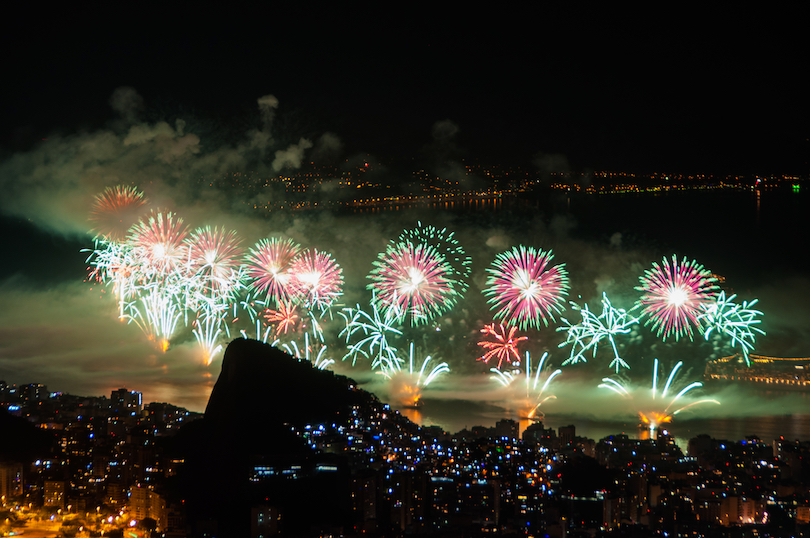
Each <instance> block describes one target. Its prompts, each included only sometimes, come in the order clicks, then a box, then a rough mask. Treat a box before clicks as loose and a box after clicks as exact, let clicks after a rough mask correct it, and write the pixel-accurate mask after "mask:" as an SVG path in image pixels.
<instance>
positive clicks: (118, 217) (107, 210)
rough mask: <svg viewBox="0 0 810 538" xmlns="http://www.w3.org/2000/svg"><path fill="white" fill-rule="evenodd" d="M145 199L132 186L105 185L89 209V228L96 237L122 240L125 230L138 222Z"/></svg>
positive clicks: (145, 202)
mask: <svg viewBox="0 0 810 538" xmlns="http://www.w3.org/2000/svg"><path fill="white" fill-rule="evenodd" d="M146 204H147V199H146V198H144V196H143V193H141V192H139V191H138V190H137V189H136V188H134V187H124V186H122V185H119V186H117V187H107V188H106V189H104V192H102V193H101V194H98V195H97V196H96V198H95V201H94V202H93V207H92V208H91V210H90V221H91V222H92V223H93V224H94V226H95V227H94V228H93V229H92V230H91V231H92V232H93V233H95V234H96V238H97V239H104V240H107V241H116V242H119V243H120V242H122V241H124V239H125V238H126V235H127V230H129V229H130V228H131V227H132V225H133V224H135V223H136V222H138V219H139V218H140V216H141V214H142V213H143V211H144V209H145V208H146Z"/></svg>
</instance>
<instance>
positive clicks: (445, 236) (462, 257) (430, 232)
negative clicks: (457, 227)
mask: <svg viewBox="0 0 810 538" xmlns="http://www.w3.org/2000/svg"><path fill="white" fill-rule="evenodd" d="M405 241H410V242H411V243H413V244H416V245H429V246H431V247H433V248H434V249H435V250H436V252H438V253H439V255H440V256H442V257H443V258H444V261H445V263H447V264H448V265H449V266H450V268H451V270H452V273H451V274H449V275H448V278H449V279H450V281H451V283H452V286H453V288H454V289H455V290H456V293H458V294H460V295H463V294H464V293H465V292H466V291H467V288H468V287H469V283H468V280H469V278H470V273H471V272H472V258H471V257H470V256H469V255H467V253H466V252H464V248H463V247H462V246H461V245H460V244H459V242H458V241H456V239H455V232H449V231H448V230H447V228H442V229H438V228H436V227H435V226H433V225H430V224H428V225H424V226H423V225H422V222H421V221H420V222H417V224H416V228H411V229H409V230H405V231H403V232H402V233H401V234H400V235H399V239H398V241H397V242H399V243H402V242H405Z"/></svg>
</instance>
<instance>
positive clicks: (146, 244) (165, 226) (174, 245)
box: [128, 211, 188, 280]
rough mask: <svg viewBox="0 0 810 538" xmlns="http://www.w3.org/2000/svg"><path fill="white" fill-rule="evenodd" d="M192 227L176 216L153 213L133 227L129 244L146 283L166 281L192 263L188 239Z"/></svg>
mask: <svg viewBox="0 0 810 538" xmlns="http://www.w3.org/2000/svg"><path fill="white" fill-rule="evenodd" d="M187 237H188V227H186V226H185V225H184V224H183V219H182V218H179V217H176V216H175V215H174V214H173V213H161V212H157V211H153V212H152V213H151V214H150V215H149V216H148V217H145V218H143V219H141V220H140V221H139V222H138V223H137V224H135V226H133V227H132V229H131V230H130V234H129V239H128V242H129V244H130V245H131V247H132V254H133V258H134V260H135V263H136V264H137V266H138V267H139V272H140V273H141V275H142V276H143V278H144V279H145V280H153V279H158V280H159V279H162V278H165V277H167V276H168V275H169V274H170V273H174V272H182V271H184V270H185V264H186V263H187V261H188V248H187V247H186V246H185V244H184V243H185V240H186V238H187Z"/></svg>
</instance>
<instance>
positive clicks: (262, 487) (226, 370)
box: [172, 338, 374, 537]
mask: <svg viewBox="0 0 810 538" xmlns="http://www.w3.org/2000/svg"><path fill="white" fill-rule="evenodd" d="M373 398H374V397H373V396H372V395H370V394H368V393H366V392H364V391H361V390H357V389H354V382H353V381H352V380H350V379H348V378H346V377H343V376H337V375H335V374H334V373H332V372H328V371H323V370H318V369H315V368H313V367H312V365H311V364H310V363H309V362H307V361H299V360H297V359H295V358H293V357H291V356H289V355H288V354H286V353H284V352H282V351H280V350H278V349H276V348H274V347H272V346H270V345H268V344H264V343H261V342H258V341H255V340H245V339H241V338H240V339H237V340H234V341H233V342H231V344H230V345H229V346H228V348H227V349H226V351H225V356H224V358H223V361H222V371H221V373H220V375H219V378H218V379H217V382H216V385H215V386H214V389H213V391H212V392H211V397H210V399H209V401H208V406H207V407H206V410H205V416H204V418H203V420H199V421H196V422H194V423H192V424H190V425H189V426H187V427H185V428H183V430H181V431H180V432H179V433H178V435H177V436H175V438H174V439H173V440H172V443H173V449H174V451H175V455H176V456H179V457H183V458H184V459H185V460H186V464H185V466H184V467H183V470H182V471H181V475H180V476H179V479H180V484H179V491H180V493H181V496H182V499H183V501H184V502H185V506H186V513H187V517H188V521H189V523H190V526H191V529H190V530H191V532H192V534H193V535H200V534H201V529H203V528H207V529H216V532H215V533H214V535H216V536H220V537H228V536H247V535H249V533H250V528H249V527H248V524H249V520H250V510H251V507H257V506H273V507H277V508H279V509H280V510H281V511H282V513H283V514H284V515H285V521H286V527H285V530H286V531H287V533H288V534H298V533H299V532H298V530H299V529H298V527H299V526H300V530H301V531H302V532H303V530H304V529H308V528H310V527H311V526H312V525H313V524H317V523H319V522H322V523H324V524H327V523H337V524H341V523H342V522H341V521H339V519H340V518H343V517H345V515H346V514H347V513H348V512H349V511H348V509H347V507H348V502H349V496H348V483H349V477H348V465H346V464H345V461H344V460H343V459H342V457H341V456H335V455H323V454H318V453H316V452H315V451H314V450H313V449H312V448H311V447H309V446H308V445H307V444H306V443H305V442H304V441H303V440H302V439H300V438H299V437H298V436H296V435H295V434H294V433H293V432H292V431H291V427H295V428H297V429H299V431H300V429H302V428H303V427H304V425H306V424H324V423H327V424H331V423H332V422H335V421H339V420H340V417H341V416H342V415H344V414H345V413H347V412H349V411H350V409H351V408H352V406H355V405H363V404H365V403H368V402H369V401H371V400H372V399H373ZM327 460H328V461H329V462H330V465H333V466H335V467H337V468H339V469H340V471H339V472H336V473H330V474H329V476H328V477H327V476H316V475H317V473H313V474H312V476H310V475H307V476H303V477H301V478H300V479H296V480H290V479H289V478H284V479H278V480H275V479H271V480H264V481H262V482H261V483H260V484H257V483H256V482H255V481H254V482H251V480H250V478H251V473H254V468H255V467H256V466H258V465H263V466H271V467H273V466H275V467H278V468H281V467H285V466H286V467H291V466H292V465H296V466H298V467H301V468H302V469H304V470H305V471H306V469H308V468H314V466H315V463H316V462H318V463H322V462H324V461H327ZM209 534H210V533H209Z"/></svg>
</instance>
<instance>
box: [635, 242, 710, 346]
mask: <svg viewBox="0 0 810 538" xmlns="http://www.w3.org/2000/svg"><path fill="white" fill-rule="evenodd" d="M639 280H640V281H641V286H638V287H636V289H637V290H638V291H641V292H642V293H643V294H642V296H641V298H640V299H639V300H638V303H637V304H638V305H640V306H641V307H643V310H642V312H641V314H642V316H649V318H648V319H647V321H646V322H645V325H649V324H652V326H653V328H654V329H655V332H656V335H657V336H662V335H663V340H664V341H666V339H667V337H669V336H675V340H676V341H677V340H678V339H679V338H680V337H681V336H684V335H686V336H688V337H689V339H690V340H691V339H692V326H693V325H694V326H696V327H697V328H698V330H700V329H701V327H700V325H699V324H698V321H697V316H698V315H699V314H700V313H701V311H702V309H703V307H704V305H706V304H708V303H709V302H710V301H711V299H712V297H713V295H714V293H715V292H716V291H717V286H716V285H715V284H714V283H715V281H716V280H717V279H716V278H715V277H713V276H712V275H711V273H710V272H709V271H708V270H706V269H704V268H703V266H702V265H700V264H698V263H697V262H695V261H694V260H692V261H690V262H687V260H686V258H684V259H683V261H681V262H678V258H677V257H676V256H675V255H673V256H672V263H671V264H670V262H669V260H667V258H663V260H662V264H661V265H658V264H657V263H653V268H652V269H648V270H646V271H645V272H644V275H643V276H641V277H639Z"/></svg>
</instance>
